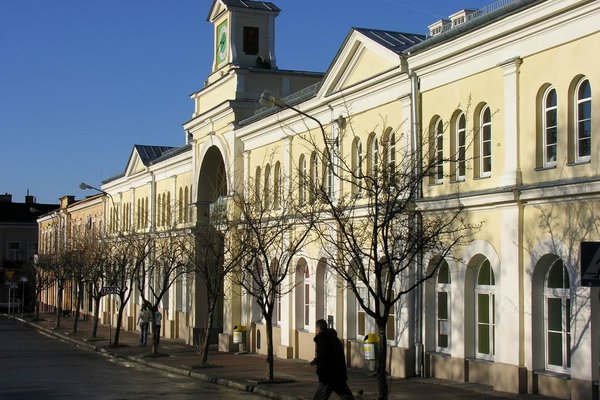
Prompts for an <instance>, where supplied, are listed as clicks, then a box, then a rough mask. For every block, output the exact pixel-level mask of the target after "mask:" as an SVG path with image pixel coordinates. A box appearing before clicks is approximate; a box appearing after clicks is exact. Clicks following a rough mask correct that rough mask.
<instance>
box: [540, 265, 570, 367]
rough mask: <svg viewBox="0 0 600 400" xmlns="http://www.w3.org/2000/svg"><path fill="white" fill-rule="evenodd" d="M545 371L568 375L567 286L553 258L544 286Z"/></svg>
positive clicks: (562, 269) (564, 274)
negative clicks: (566, 373)
mask: <svg viewBox="0 0 600 400" xmlns="http://www.w3.org/2000/svg"><path fill="white" fill-rule="evenodd" d="M544 323H545V324H544V325H545V330H546V369H547V370H550V371H556V372H569V369H570V368H571V285H570V280H569V273H568V272H567V269H566V268H565V266H564V264H563V262H562V260H561V259H557V260H556V261H555V262H554V263H553V264H552V266H551V267H550V269H549V270H548V274H547V276H546V280H545V284H544Z"/></svg>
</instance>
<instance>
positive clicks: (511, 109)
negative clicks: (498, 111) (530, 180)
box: [499, 57, 522, 186]
mask: <svg viewBox="0 0 600 400" xmlns="http://www.w3.org/2000/svg"><path fill="white" fill-rule="evenodd" d="M521 63H522V60H521V59H520V58H519V57H515V58H513V59H511V60H507V61H505V62H503V63H501V64H500V65H499V66H500V67H501V68H502V75H503V76H504V110H503V112H504V141H503V145H504V171H502V176H501V177H500V186H514V185H517V184H520V183H521V170H520V168H519V146H518V143H519V141H518V138H519V66H520V65H521Z"/></svg>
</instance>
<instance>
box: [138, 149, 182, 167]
mask: <svg viewBox="0 0 600 400" xmlns="http://www.w3.org/2000/svg"><path fill="white" fill-rule="evenodd" d="M133 147H134V149H135V150H136V151H137V153H138V154H139V156H140V159H141V160H142V162H143V163H144V165H146V166H148V165H150V163H151V162H152V161H154V160H155V159H157V158H158V157H160V156H162V155H163V154H164V153H166V152H167V151H169V150H171V149H174V147H169V146H147V145H143V144H136V145H135V146H133Z"/></svg>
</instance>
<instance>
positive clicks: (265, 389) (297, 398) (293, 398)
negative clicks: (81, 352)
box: [4, 314, 548, 400]
mask: <svg viewBox="0 0 600 400" xmlns="http://www.w3.org/2000/svg"><path fill="white" fill-rule="evenodd" d="M4 315H6V314H4ZM41 317H42V318H44V319H45V320H44V321H37V322H31V321H30V320H28V319H25V318H20V317H15V318H16V319H17V320H19V321H21V322H22V323H25V324H28V325H30V326H32V327H34V328H35V329H37V330H39V331H40V332H42V333H45V334H47V335H50V336H53V337H55V338H58V339H61V340H64V341H68V342H70V343H73V344H74V345H77V346H79V347H82V348H87V349H89V350H93V351H98V352H102V353H106V354H108V355H110V356H111V357H117V358H121V359H127V360H131V361H135V362H138V363H140V364H144V365H147V366H150V367H154V368H158V369H161V370H163V371H167V372H170V373H174V374H179V375H185V376H190V377H192V378H195V379H200V380H204V381H207V382H212V383H216V384H220V385H225V386H229V387H232V388H236V389H239V390H245V391H249V392H253V393H257V394H260V395H263V396H266V397H268V398H272V399H281V400H310V399H312V395H313V393H314V391H315V389H316V388H317V377H316V375H315V370H314V367H311V366H310V365H309V363H308V362H306V361H303V360H282V359H276V360H275V378H276V379H279V380H286V381H287V382H285V383H271V384H264V383H261V380H262V379H264V377H265V373H266V371H267V364H266V358H265V357H264V356H261V355H256V354H245V355H237V354H235V353H221V352H216V351H211V352H210V353H209V356H208V362H209V363H210V364H211V365H213V367H210V368H203V369H195V368H192V366H194V365H197V364H198V363H199V360H200V356H199V352H198V351H196V350H195V349H194V348H193V347H192V346H188V345H186V344H184V343H183V341H181V340H178V339H164V338H161V342H160V349H159V351H160V353H163V354H164V353H166V354H168V355H169V356H168V357H158V358H148V357H144V354H146V353H149V352H150V351H151V346H148V347H141V346H140V344H139V336H138V332H135V331H134V332H129V331H121V333H120V338H119V343H120V344H121V345H122V346H120V347H117V348H108V347H107V346H108V336H109V327H108V325H99V326H98V337H99V338H102V339H103V340H98V341H95V342H90V341H86V340H85V339H87V338H89V336H90V333H91V329H92V322H91V320H89V319H88V320H80V321H79V324H78V332H77V333H76V334H74V335H73V334H70V333H69V332H70V331H71V328H72V325H73V319H72V318H71V317H62V318H61V328H60V329H57V330H54V329H53V328H54V326H55V325H56V316H55V315H54V314H43V315H41ZM11 318H12V316H11ZM112 337H113V338H114V327H113V328H112ZM148 339H149V342H150V340H151V336H150V337H149V338H148ZM290 381H291V382H290ZM348 384H349V386H350V388H351V389H352V390H353V391H354V392H355V394H356V395H357V396H356V397H357V399H363V400H371V399H376V398H377V383H376V380H375V377H374V376H370V375H369V374H368V371H365V370H363V369H357V368H348ZM389 389H390V396H389V398H390V400H392V399H393V400H400V399H422V398H424V397H426V398H436V399H437V400H453V399H489V397H490V396H492V398H493V399H498V400H501V399H523V400H525V399H548V398H547V397H543V396H537V395H536V396H532V395H513V394H510V393H501V392H497V391H493V390H492V389H491V388H489V387H487V386H483V385H476V384H471V383H458V382H451V381H445V380H440V379H434V378H411V379H390V380H389ZM360 392H362V393H361V394H360V395H359V393H360ZM331 398H332V399H334V398H336V396H335V395H332V397H331Z"/></svg>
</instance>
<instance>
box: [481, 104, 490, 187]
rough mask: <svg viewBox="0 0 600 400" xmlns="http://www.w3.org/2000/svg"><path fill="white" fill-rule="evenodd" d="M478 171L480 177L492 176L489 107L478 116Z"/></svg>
mask: <svg viewBox="0 0 600 400" xmlns="http://www.w3.org/2000/svg"><path fill="white" fill-rule="evenodd" d="M479 161H480V164H479V171H480V175H481V176H490V175H491V174H492V113H491V111H490V107H489V106H485V107H484V108H483V109H482V110H481V114H480V116H479Z"/></svg>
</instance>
